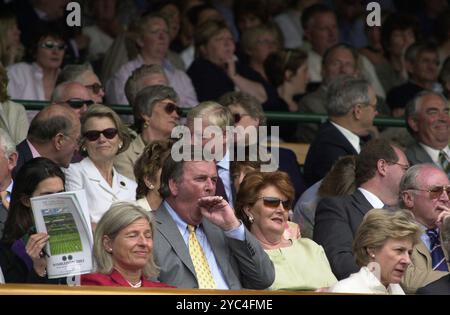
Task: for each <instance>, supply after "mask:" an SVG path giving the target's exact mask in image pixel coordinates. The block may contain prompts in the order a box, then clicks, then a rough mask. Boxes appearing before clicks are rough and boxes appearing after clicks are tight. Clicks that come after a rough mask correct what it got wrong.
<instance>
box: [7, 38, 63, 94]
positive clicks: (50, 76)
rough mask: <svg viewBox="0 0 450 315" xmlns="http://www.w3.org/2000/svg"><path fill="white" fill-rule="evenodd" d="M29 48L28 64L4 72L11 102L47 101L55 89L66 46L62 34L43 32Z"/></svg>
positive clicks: (17, 64)
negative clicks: (19, 100) (14, 100)
mask: <svg viewBox="0 0 450 315" xmlns="http://www.w3.org/2000/svg"><path fill="white" fill-rule="evenodd" d="M29 48H30V53H29V55H28V56H27V57H28V58H27V59H28V62H20V63H16V64H14V65H11V66H9V67H8V68H7V70H8V77H9V85H8V94H9V95H10V96H11V97H12V98H13V99H22V100H38V101H48V100H50V97H51V95H52V93H53V89H54V88H55V84H56V78H57V76H58V74H59V71H60V67H61V64H62V62H63V58H64V53H65V50H66V44H65V42H64V40H63V38H62V35H61V34H59V33H56V32H55V31H54V30H51V29H43V30H42V31H41V32H40V33H39V35H38V36H37V37H36V38H35V39H34V41H33V42H32V43H31V44H30V46H29Z"/></svg>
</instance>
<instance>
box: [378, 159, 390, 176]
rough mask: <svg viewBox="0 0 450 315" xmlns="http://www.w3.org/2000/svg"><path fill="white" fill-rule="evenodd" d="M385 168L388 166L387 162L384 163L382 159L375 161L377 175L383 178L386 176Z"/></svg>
mask: <svg viewBox="0 0 450 315" xmlns="http://www.w3.org/2000/svg"><path fill="white" fill-rule="evenodd" d="M387 166H388V162H386V161H385V160H383V159H380V160H378V161H377V171H378V173H380V174H381V175H383V176H386V175H387Z"/></svg>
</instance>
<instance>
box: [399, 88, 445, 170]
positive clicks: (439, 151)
mask: <svg viewBox="0 0 450 315" xmlns="http://www.w3.org/2000/svg"><path fill="white" fill-rule="evenodd" d="M449 113H450V108H449V104H448V100H447V99H446V98H445V97H444V96H443V95H442V94H440V93H435V92H431V91H423V92H420V93H419V94H417V95H416V97H415V98H414V99H413V100H412V101H410V102H409V103H408V105H407V107H406V111H405V121H406V124H407V129H408V131H409V133H410V134H411V136H412V137H413V138H414V140H415V141H414V142H413V143H412V144H411V145H410V146H408V148H407V149H406V156H407V157H408V160H409V162H410V163H411V165H415V164H420V163H433V164H435V165H437V166H438V167H440V168H442V169H443V170H444V171H445V172H446V173H448V174H450V170H449V169H448V166H447V165H448V163H449V161H450V147H449V140H450V136H449V131H450V117H449Z"/></svg>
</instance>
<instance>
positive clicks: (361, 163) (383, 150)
mask: <svg viewBox="0 0 450 315" xmlns="http://www.w3.org/2000/svg"><path fill="white" fill-rule="evenodd" d="M408 167H409V165H408V161H407V159H406V156H405V154H404V153H403V152H402V151H401V150H400V149H399V148H397V147H395V146H394V145H392V144H390V143H389V142H388V141H386V140H383V139H376V140H372V141H370V142H368V143H367V145H366V146H365V147H364V149H363V150H362V151H361V153H360V155H359V156H358V158H357V161H356V170H355V185H356V187H358V189H357V190H356V191H355V192H354V193H353V194H351V195H349V196H340V197H331V198H323V199H322V200H321V201H320V202H319V204H318V206H317V210H316V217H315V225H314V234H313V239H314V241H316V242H317V243H318V244H319V245H322V246H323V248H324V250H325V253H326V255H327V257H328V261H329V262H330V265H331V269H332V271H333V273H334V275H335V276H336V278H338V279H339V280H341V279H344V278H347V277H348V276H349V275H350V274H352V273H355V272H358V271H359V269H360V267H359V266H358V265H357V264H356V261H355V258H354V256H353V251H352V243H353V238H354V236H355V233H356V230H357V228H358V227H359V225H360V224H361V222H362V219H363V217H364V215H365V214H366V213H367V212H368V211H369V210H371V209H373V208H383V207H386V206H395V205H396V204H397V202H398V196H399V183H400V179H401V177H402V176H403V174H404V173H405V171H406V169H407V168H408Z"/></svg>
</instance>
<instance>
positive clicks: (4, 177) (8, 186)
mask: <svg viewBox="0 0 450 315" xmlns="http://www.w3.org/2000/svg"><path fill="white" fill-rule="evenodd" d="M16 163H17V152H16V146H15V144H14V142H13V141H12V139H11V137H10V136H9V135H8V134H7V133H6V131H5V130H3V129H1V128H0V198H1V199H0V201H1V203H0V238H1V237H2V236H3V230H4V228H5V221H6V219H7V218H8V213H9V211H8V209H9V204H10V201H11V192H12V188H13V180H12V170H13V169H14V167H15V166H16Z"/></svg>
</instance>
